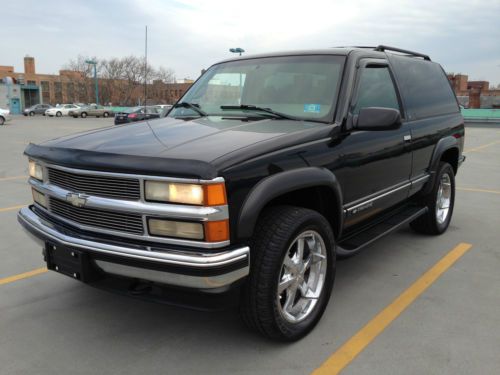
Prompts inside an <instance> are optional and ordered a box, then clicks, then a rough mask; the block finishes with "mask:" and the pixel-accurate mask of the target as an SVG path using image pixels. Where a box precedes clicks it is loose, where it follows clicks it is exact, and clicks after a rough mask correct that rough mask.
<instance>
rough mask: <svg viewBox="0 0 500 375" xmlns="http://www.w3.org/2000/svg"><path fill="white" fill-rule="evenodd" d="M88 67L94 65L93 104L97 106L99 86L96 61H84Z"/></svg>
mask: <svg viewBox="0 0 500 375" xmlns="http://www.w3.org/2000/svg"><path fill="white" fill-rule="evenodd" d="M85 62H86V63H87V64H89V65H94V82H95V104H97V105H99V86H98V84H97V61H95V60H85Z"/></svg>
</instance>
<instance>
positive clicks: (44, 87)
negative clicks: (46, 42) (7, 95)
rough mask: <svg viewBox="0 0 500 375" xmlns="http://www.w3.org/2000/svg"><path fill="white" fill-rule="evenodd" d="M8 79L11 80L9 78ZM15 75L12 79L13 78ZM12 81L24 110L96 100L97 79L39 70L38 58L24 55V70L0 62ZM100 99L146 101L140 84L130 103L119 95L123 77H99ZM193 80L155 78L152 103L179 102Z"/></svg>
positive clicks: (119, 102) (2, 75)
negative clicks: (17, 89) (109, 78)
mask: <svg viewBox="0 0 500 375" xmlns="http://www.w3.org/2000/svg"><path fill="white" fill-rule="evenodd" d="M5 78H7V79H5ZM8 78H11V79H12V80H9V79H8ZM2 79H3V81H4V83H5V84H8V82H10V83H11V84H16V85H18V86H19V96H18V98H17V99H18V100H19V101H20V104H21V105H20V106H21V110H22V109H23V108H26V107H29V106H31V105H33V104H38V103H49V104H53V105H54V104H58V103H80V102H84V103H86V102H94V101H95V94H94V81H93V79H91V78H85V77H84V76H83V74H82V73H81V72H77V71H71V70H59V74H40V73H36V67H35V58H34V57H31V56H26V57H25V58H24V72H22V73H20V72H15V71H14V67H13V66H1V65H0V81H1V80H2ZM98 83H99V92H100V95H99V97H100V102H101V103H102V102H106V103H108V102H111V103H112V104H113V105H136V104H138V103H139V102H142V101H143V100H144V89H143V86H142V84H140V83H136V84H135V85H134V87H133V89H132V90H131V94H130V96H129V97H127V100H126V102H124V100H123V99H121V98H120V97H119V95H118V93H117V92H114V91H118V90H117V89H116V87H119V86H123V85H124V84H125V82H121V81H119V80H113V81H111V80H106V79H101V78H100V79H99V80H98ZM191 84H192V81H190V80H185V82H183V83H164V82H161V81H155V82H153V83H151V84H148V90H147V91H148V93H151V95H152V96H150V95H149V94H148V102H156V103H158V104H163V103H166V104H171V103H174V102H176V101H177V100H178V99H179V98H180V97H181V96H182V95H183V94H184V93H185V92H186V91H187V89H188V88H189V87H190V86H191ZM9 91H11V90H10V89H9Z"/></svg>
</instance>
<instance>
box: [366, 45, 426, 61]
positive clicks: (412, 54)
mask: <svg viewBox="0 0 500 375" xmlns="http://www.w3.org/2000/svg"><path fill="white" fill-rule="evenodd" d="M374 50H375V51H380V52H385V51H393V52H400V53H405V54H407V55H411V56H415V57H421V58H423V59H424V60H427V61H431V58H430V57H429V56H428V55H424V54H423V53H418V52H413V51H408V50H406V49H401V48H396V47H389V46H384V45H380V46H377V47H375V48H374Z"/></svg>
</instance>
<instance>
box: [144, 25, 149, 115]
mask: <svg viewBox="0 0 500 375" xmlns="http://www.w3.org/2000/svg"><path fill="white" fill-rule="evenodd" d="M147 100H148V26H147V25H146V38H145V40H144V117H146V102H147Z"/></svg>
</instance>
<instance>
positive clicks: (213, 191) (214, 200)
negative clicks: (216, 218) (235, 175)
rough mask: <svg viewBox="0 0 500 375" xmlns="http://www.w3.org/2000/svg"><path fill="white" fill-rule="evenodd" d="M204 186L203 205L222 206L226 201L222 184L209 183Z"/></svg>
mask: <svg viewBox="0 0 500 375" xmlns="http://www.w3.org/2000/svg"><path fill="white" fill-rule="evenodd" d="M204 187H205V202H204V203H205V205H206V206H222V205H224V204H226V203H227V198H226V188H225V186H224V184H210V185H204Z"/></svg>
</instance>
